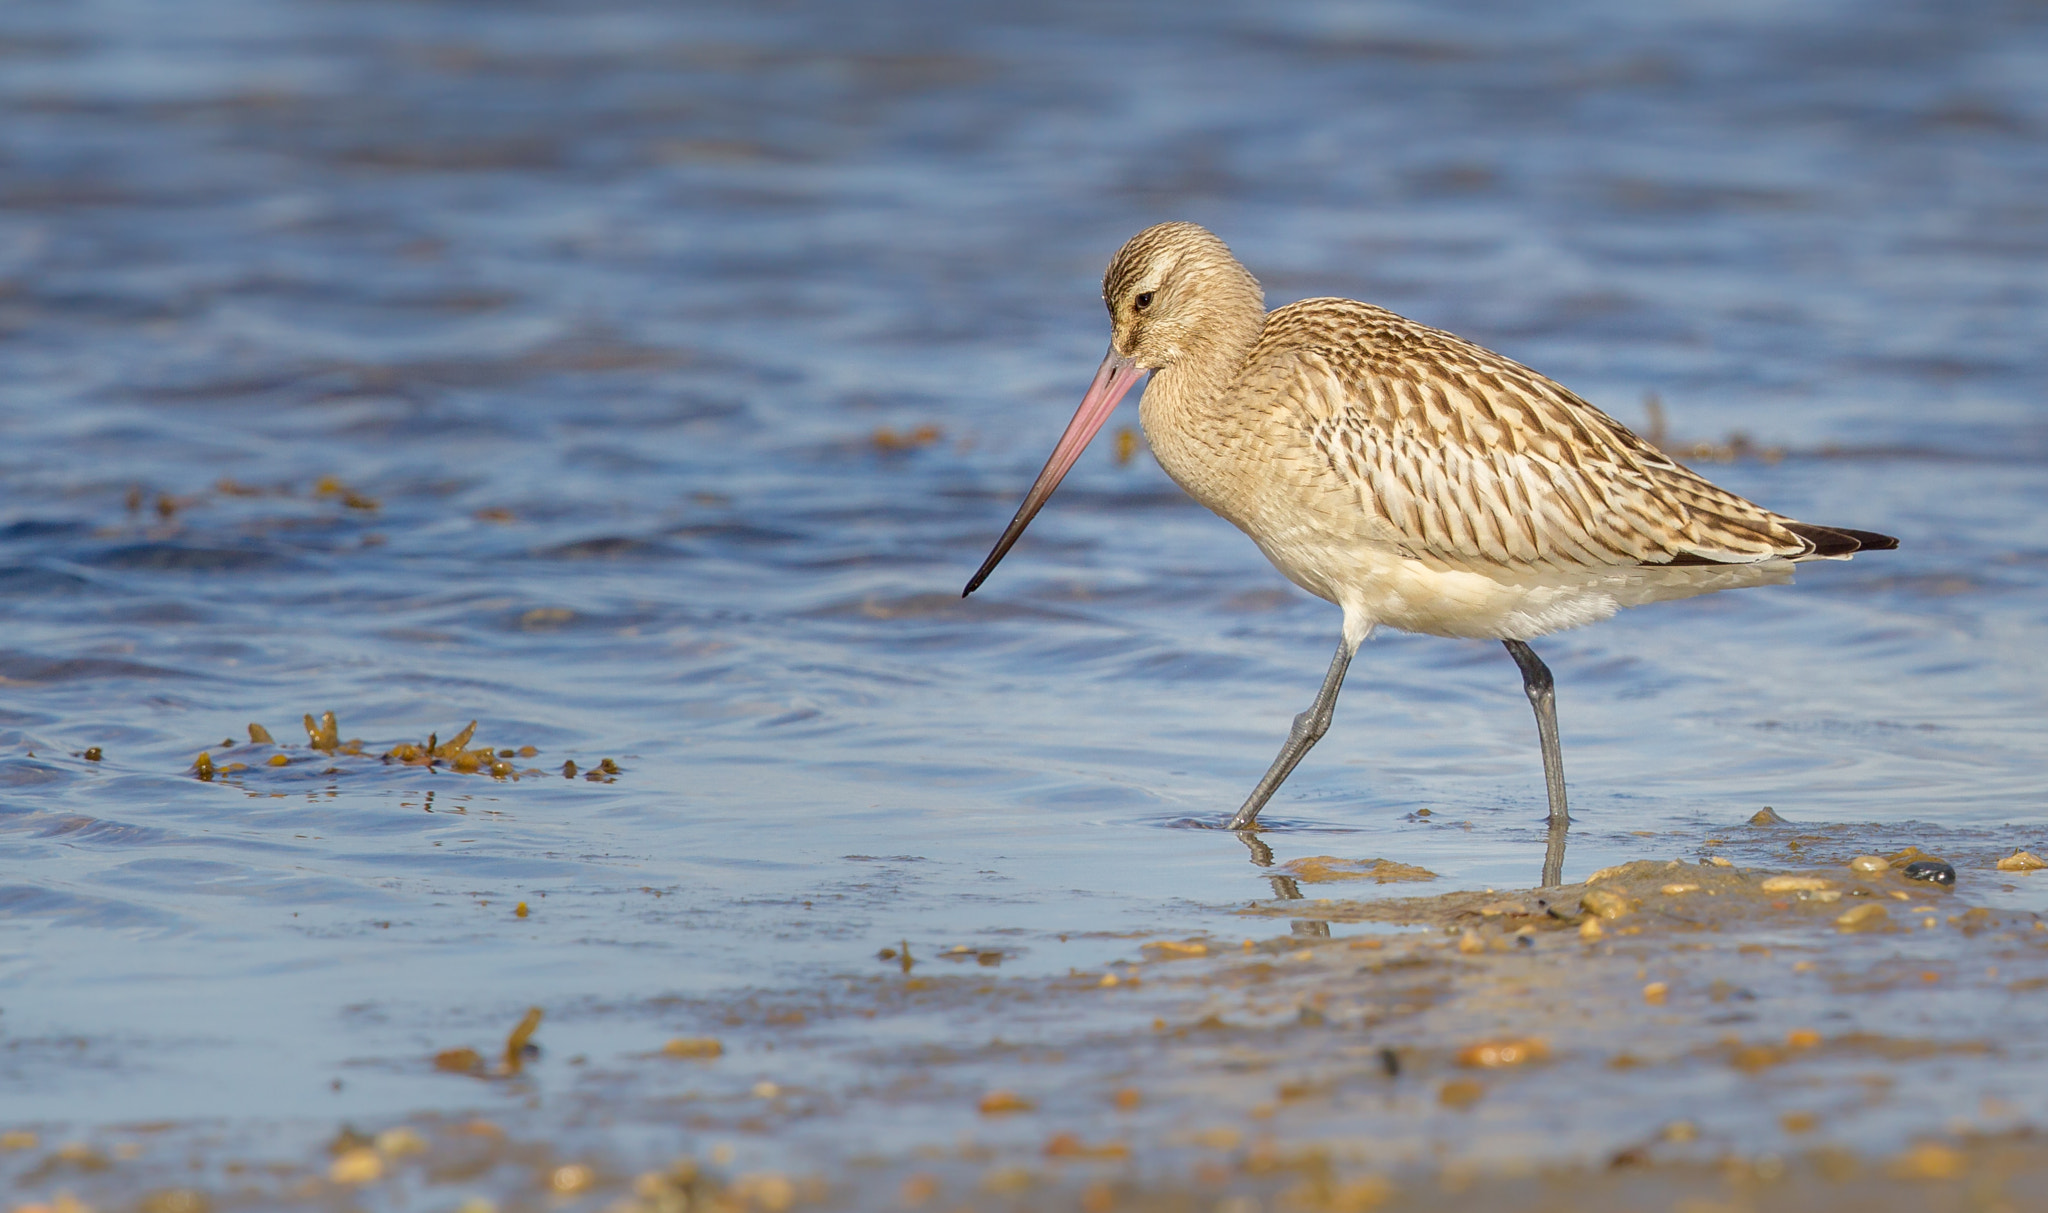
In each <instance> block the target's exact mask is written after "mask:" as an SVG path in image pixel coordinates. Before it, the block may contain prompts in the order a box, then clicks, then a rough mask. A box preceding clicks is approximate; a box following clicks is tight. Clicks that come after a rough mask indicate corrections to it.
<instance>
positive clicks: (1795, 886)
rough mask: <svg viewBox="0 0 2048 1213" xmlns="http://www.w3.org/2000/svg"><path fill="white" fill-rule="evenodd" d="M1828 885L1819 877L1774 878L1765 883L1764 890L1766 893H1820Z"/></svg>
mask: <svg viewBox="0 0 2048 1213" xmlns="http://www.w3.org/2000/svg"><path fill="white" fill-rule="evenodd" d="M1828 884H1829V882H1828V881H1825V880H1822V879H1821V878H1820V877H1818V876H1773V877H1771V878H1769V879H1768V880H1765V881H1764V883H1763V890H1764V892H1766V893H1801V892H1818V891H1820V890H1822V889H1825V888H1827V887H1828Z"/></svg>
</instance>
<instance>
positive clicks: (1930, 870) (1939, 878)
mask: <svg viewBox="0 0 2048 1213" xmlns="http://www.w3.org/2000/svg"><path fill="white" fill-rule="evenodd" d="M1900 875H1902V876H1904V877H1905V878H1906V879H1907V880H1925V881H1927V882H1929V883H1931V884H1938V885H1941V886H1943V887H1945V888H1953V887H1954V886H1955V883H1956V870H1955V869H1954V868H1952V867H1950V866H1949V865H1948V864H1946V863H1944V862H1942V861H1941V860H1939V859H1916V860H1914V861H1913V862H1912V863H1909V864H1907V865H1906V866H1905V869H1904V870H1903V871H1902V872H1901V873H1900Z"/></svg>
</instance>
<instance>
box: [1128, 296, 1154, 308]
mask: <svg viewBox="0 0 2048 1213" xmlns="http://www.w3.org/2000/svg"><path fill="white" fill-rule="evenodd" d="M1131 306H1133V307H1135V308H1136V309H1137V310H1139V311H1141V312H1142V311H1144V310H1145V309H1146V308H1148V307H1151V306H1152V292H1151V291H1139V292H1138V297H1137V298H1136V299H1134V300H1132V301H1131Z"/></svg>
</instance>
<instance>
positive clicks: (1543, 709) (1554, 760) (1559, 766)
mask: <svg viewBox="0 0 2048 1213" xmlns="http://www.w3.org/2000/svg"><path fill="white" fill-rule="evenodd" d="M1501 643H1502V644H1504V645H1506V646H1507V650H1508V656H1510V657H1513V658H1514V659H1515V664H1516V665H1517V666H1520V667H1521V670H1522V689H1523V690H1524V691H1526V692H1528V694H1529V706H1530V707H1532V708H1535V709H1536V736H1537V738H1538V739H1539V740H1540V741H1541V742H1542V743H1543V785H1544V788H1545V790H1546V791H1548V792H1549V793H1550V840H1549V844H1548V846H1546V847H1545V848H1544V855H1543V884H1544V886H1545V887H1546V888H1547V887H1551V886H1554V885H1556V884H1557V883H1558V882H1559V881H1560V880H1562V879H1563V876H1564V835H1565V830H1566V828H1567V827H1568V826H1569V825H1570V824H1571V816H1570V814H1568V813H1567V812H1566V811H1565V803H1564V749H1563V747H1562V746H1561V745H1560V744H1559V743H1558V740H1557V684H1556V682H1555V681H1553V680H1552V678H1551V677H1550V667H1549V666H1547V665H1544V664H1543V659H1542V658H1541V657H1538V656H1537V655H1536V650H1534V649H1532V648H1530V647H1529V646H1528V645H1526V644H1524V643H1522V642H1521V641H1519V640H1503V641H1501Z"/></svg>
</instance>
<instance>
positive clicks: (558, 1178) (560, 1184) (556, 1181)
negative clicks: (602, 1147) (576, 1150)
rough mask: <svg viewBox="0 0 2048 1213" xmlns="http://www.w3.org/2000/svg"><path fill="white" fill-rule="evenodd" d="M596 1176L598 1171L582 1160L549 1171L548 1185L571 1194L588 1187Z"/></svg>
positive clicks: (566, 1194) (565, 1194)
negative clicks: (584, 1163) (581, 1161)
mask: <svg viewBox="0 0 2048 1213" xmlns="http://www.w3.org/2000/svg"><path fill="white" fill-rule="evenodd" d="M596 1178H597V1176H596V1173H595V1172H593V1171H592V1170H591V1169H590V1168H589V1167H587V1166H585V1165H583V1164H582V1163H580V1162H572V1163H570V1164H568V1165H567V1166H562V1167H556V1168H555V1169H554V1170H552V1171H550V1172H548V1187H549V1188H551V1189H553V1190H554V1191H556V1192H559V1193H561V1194H562V1195H564V1196H569V1195H573V1194H575V1193H577V1192H581V1191H583V1190H584V1189H585V1188H588V1187H589V1186H590V1184H591V1181H592V1180H594V1179H596Z"/></svg>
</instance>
